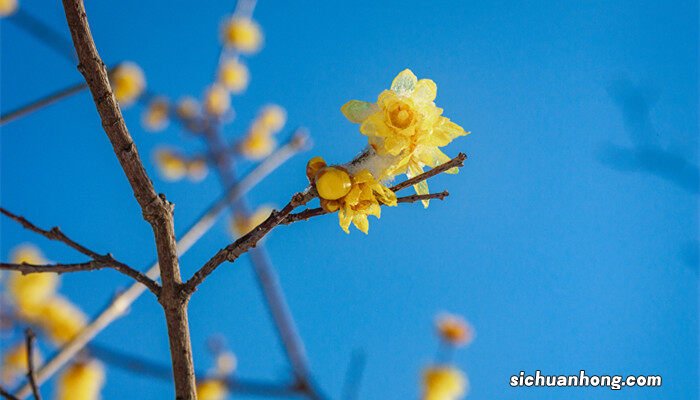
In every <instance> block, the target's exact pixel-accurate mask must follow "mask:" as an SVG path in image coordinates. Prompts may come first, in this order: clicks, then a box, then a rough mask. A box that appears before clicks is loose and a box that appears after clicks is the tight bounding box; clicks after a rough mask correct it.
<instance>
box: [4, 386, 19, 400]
mask: <svg viewBox="0 0 700 400" xmlns="http://www.w3.org/2000/svg"><path fill="white" fill-rule="evenodd" d="M0 396H2V397H3V398H5V400H19V398H17V397H15V396H13V395H12V393H10V392H8V391H7V390H5V388H3V387H2V386H0Z"/></svg>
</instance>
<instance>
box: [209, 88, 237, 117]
mask: <svg viewBox="0 0 700 400" xmlns="http://www.w3.org/2000/svg"><path fill="white" fill-rule="evenodd" d="M230 109H231V96H230V94H229V92H228V91H227V90H226V88H224V87H223V86H222V85H219V84H217V83H215V84H213V85H211V86H209V88H208V89H207V91H206V93H205V94H204V111H206V113H207V114H209V115H214V116H217V117H220V116H222V115H224V114H225V113H226V112H227V111H229V110H230Z"/></svg>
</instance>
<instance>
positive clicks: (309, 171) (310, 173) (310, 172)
mask: <svg viewBox="0 0 700 400" xmlns="http://www.w3.org/2000/svg"><path fill="white" fill-rule="evenodd" d="M325 167H326V160H324V159H323V157H320V156H316V157H314V158H312V159H310V160H309V162H307V163H306V177H307V178H309V182H313V181H314V178H316V174H317V173H318V171H320V170H321V168H325Z"/></svg>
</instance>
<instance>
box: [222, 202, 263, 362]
mask: <svg viewBox="0 0 700 400" xmlns="http://www.w3.org/2000/svg"><path fill="white" fill-rule="evenodd" d="M270 211H272V210H270ZM237 364H238V360H237V359H236V355H235V354H233V353H232V352H230V351H223V352H221V353H219V355H218V356H217V357H216V373H218V374H219V375H230V374H232V373H233V372H234V371H235V370H236V365H237Z"/></svg>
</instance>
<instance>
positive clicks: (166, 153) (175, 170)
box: [154, 148, 187, 181]
mask: <svg viewBox="0 0 700 400" xmlns="http://www.w3.org/2000/svg"><path fill="white" fill-rule="evenodd" d="M154 159H155V164H156V167H157V168H158V173H159V174H160V176H161V177H162V178H163V179H165V180H168V181H176V180H179V179H182V177H184V176H185V174H187V162H186V161H185V159H184V158H183V157H182V156H181V155H179V154H178V153H177V152H175V151H173V150H170V149H164V148H161V149H156V151H155V156H154Z"/></svg>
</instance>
